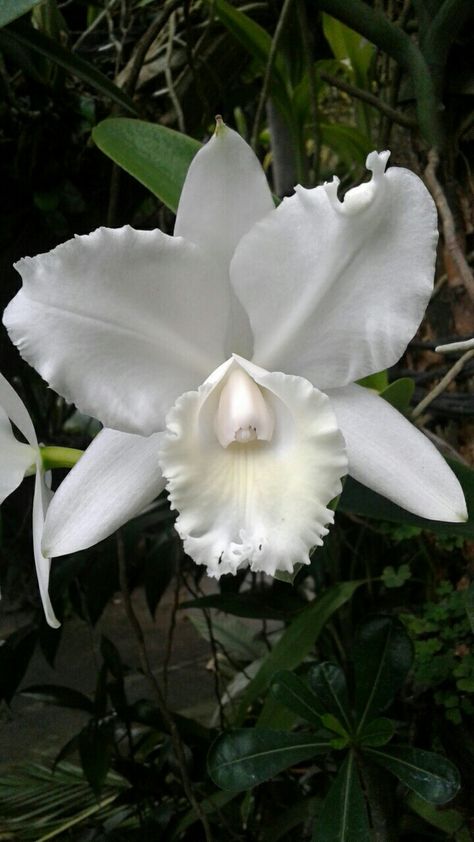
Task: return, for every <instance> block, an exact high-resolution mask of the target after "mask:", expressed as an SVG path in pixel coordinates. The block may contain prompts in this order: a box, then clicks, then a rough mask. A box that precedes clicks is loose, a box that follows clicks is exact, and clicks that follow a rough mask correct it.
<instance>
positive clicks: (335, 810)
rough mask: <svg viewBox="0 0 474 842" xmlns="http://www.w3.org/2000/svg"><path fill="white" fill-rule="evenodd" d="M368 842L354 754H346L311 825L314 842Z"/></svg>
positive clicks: (368, 830)
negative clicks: (317, 817) (318, 814)
mask: <svg viewBox="0 0 474 842" xmlns="http://www.w3.org/2000/svg"><path fill="white" fill-rule="evenodd" d="M323 840H324V842H349V840H350V842H370V840H371V834H370V829H369V820H368V817H367V808H366V806H365V801H364V795H363V792H362V788H361V785H360V781H359V776H358V774H357V768H356V761H355V756H354V753H353V752H352V751H351V752H349V753H348V755H347V757H346V759H345V760H344V763H343V764H342V766H341V768H340V769H339V772H338V774H337V777H336V779H335V781H334V783H333V784H332V786H331V789H330V790H329V792H328V794H327V796H326V799H325V801H324V804H323V809H322V812H321V816H320V818H319V821H318V820H316V822H315V823H314V825H313V842H323Z"/></svg>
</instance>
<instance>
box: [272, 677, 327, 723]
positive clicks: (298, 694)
mask: <svg viewBox="0 0 474 842" xmlns="http://www.w3.org/2000/svg"><path fill="white" fill-rule="evenodd" d="M270 689H271V693H272V695H273V697H274V698H275V699H276V700H277V701H278V702H281V704H282V705H285V707H287V708H289V709H290V710H291V711H293V712H294V713H295V714H296V715H297V716H299V717H301V718H302V719H306V721H307V722H311V723H312V724H313V725H316V727H317V728H320V727H321V716H322V714H323V713H324V708H322V707H321V705H320V703H319V701H318V699H317V697H316V696H315V695H314V693H312V692H311V690H310V689H309V687H308V685H307V683H306V682H305V681H303V679H302V678H300V677H299V676H298V675H295V674H294V673H293V672H289V670H282V671H281V672H277V674H276V675H275V676H274V678H273V681H272V684H271V688H270Z"/></svg>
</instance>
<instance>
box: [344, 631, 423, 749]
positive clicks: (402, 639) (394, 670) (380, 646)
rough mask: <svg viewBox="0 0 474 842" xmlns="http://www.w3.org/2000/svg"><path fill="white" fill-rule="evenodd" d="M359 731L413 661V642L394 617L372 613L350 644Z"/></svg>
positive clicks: (396, 687) (397, 686)
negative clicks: (352, 645) (351, 646)
mask: <svg viewBox="0 0 474 842" xmlns="http://www.w3.org/2000/svg"><path fill="white" fill-rule="evenodd" d="M352 656H353V661H354V672H355V688H356V691H355V706H356V714H357V717H358V729H357V731H358V734H360V733H361V732H362V730H363V728H364V725H365V722H366V721H367V719H369V718H370V717H371V716H372V715H373V714H377V713H380V712H381V711H383V710H385V708H387V707H388V706H389V705H390V704H391V702H392V701H393V699H394V697H395V693H396V692H397V691H398V690H399V689H400V687H402V685H403V683H404V681H405V678H406V676H407V674H408V671H409V669H410V667H411V664H412V661H413V646H412V643H411V640H410V638H409V637H408V635H407V633H406V631H405V628H404V626H402V624H401V623H400V622H399V620H397V619H396V618H394V617H384V616H381V617H372V618H371V619H369V620H367V621H366V622H365V623H363V624H362V625H361V626H360V627H359V629H358V632H357V634H356V639H355V642H354V648H353V653H352Z"/></svg>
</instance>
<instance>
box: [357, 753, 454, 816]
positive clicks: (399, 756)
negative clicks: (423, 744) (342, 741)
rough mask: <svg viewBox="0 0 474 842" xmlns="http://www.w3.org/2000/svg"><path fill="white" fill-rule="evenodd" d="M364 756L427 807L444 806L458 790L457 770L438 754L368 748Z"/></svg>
mask: <svg viewBox="0 0 474 842" xmlns="http://www.w3.org/2000/svg"><path fill="white" fill-rule="evenodd" d="M366 754H367V756H368V757H370V758H371V759H372V760H374V761H375V762H376V763H378V764H379V765H380V766H383V767H384V769H388V771H389V772H392V774H393V775H395V776H396V777H397V778H398V779H399V780H400V781H401V782H402V783H404V784H405V785H406V786H408V787H409V788H410V789H412V790H413V791H414V792H416V794H417V795H420V796H421V798H424V799H425V801H429V802H430V804H446V802H447V801H451V799H452V798H454V796H455V795H456V793H457V792H458V790H459V787H460V779H459V772H458V770H457V769H456V767H455V766H453V764H452V763H450V762H449V760H447V759H446V758H445V757H442V755H440V754H434V752H432V751H423V750H422V749H419V748H410V747H409V746H391V747H390V748H384V749H376V748H368V749H366Z"/></svg>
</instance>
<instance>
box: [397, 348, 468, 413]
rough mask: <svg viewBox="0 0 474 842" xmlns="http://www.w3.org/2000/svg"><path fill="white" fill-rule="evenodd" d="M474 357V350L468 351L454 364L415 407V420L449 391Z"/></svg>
mask: <svg viewBox="0 0 474 842" xmlns="http://www.w3.org/2000/svg"><path fill="white" fill-rule="evenodd" d="M473 357H474V348H472V349H471V350H469V351H466V353H465V354H463V355H462V357H460V359H459V360H458V361H457V362H455V363H454V365H453V366H452V367H451V368H450V369H449V371H448V372H447V373H446V374H445V375H444V377H443V378H442V379H441V380H440V381H439V383H437V384H436V386H435V387H434V388H433V389H432V390H431V392H428V394H427V395H426V397H424V398H423V400H422V401H420V403H419V404H417V406H415V409H414V410H413V412H412V418H413V420H415V419H416V418H419V417H420V415H421V414H422V412H424V411H425V409H427V407H428V406H429V405H430V403H432V402H433V401H434V400H435V398H437V397H439V395H441V394H442V393H443V392H444V390H445V389H447V387H448V386H449V384H450V383H451V382H452V380H454V378H455V377H457V375H458V374H459V372H460V371H461V370H462V369H463V368H464V366H465V364H466V363H467V362H468V360H471V359H472V358H473Z"/></svg>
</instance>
